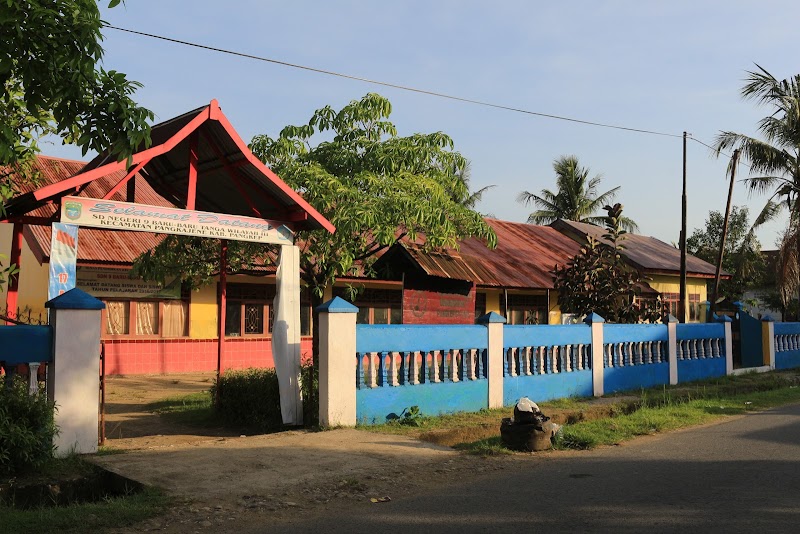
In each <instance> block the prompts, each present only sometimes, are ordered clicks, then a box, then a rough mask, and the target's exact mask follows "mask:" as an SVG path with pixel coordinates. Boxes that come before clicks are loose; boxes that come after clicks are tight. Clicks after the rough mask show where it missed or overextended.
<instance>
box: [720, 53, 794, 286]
mask: <svg viewBox="0 0 800 534" xmlns="http://www.w3.org/2000/svg"><path fill="white" fill-rule="evenodd" d="M756 67H757V69H758V70H757V71H752V72H748V73H747V78H746V82H745V85H744V87H743V88H742V91H741V95H742V97H743V98H745V99H748V100H755V101H756V102H757V103H758V104H760V105H764V106H767V107H768V108H769V110H770V113H769V115H767V116H766V117H764V118H763V119H761V120H760V121H759V123H758V131H759V132H760V134H761V135H762V136H763V138H764V140H762V139H758V138H756V137H752V136H749V135H745V134H741V133H736V132H731V131H724V132H721V133H720V134H719V136H717V139H716V143H715V148H716V150H717V154H718V155H719V154H720V153H721V152H722V151H724V150H728V149H733V148H739V149H740V151H741V154H742V157H743V159H744V160H745V161H747V163H748V165H749V166H750V175H751V176H750V177H749V178H747V179H746V183H747V185H748V187H749V189H750V191H751V192H755V193H770V197H769V199H768V200H767V203H766V204H765V205H764V208H763V209H762V210H761V213H759V215H758V216H757V217H756V220H755V222H754V223H753V226H754V227H758V226H759V225H761V224H762V223H764V222H766V221H768V220H770V219H773V218H774V217H775V216H776V215H777V214H779V213H780V212H781V211H782V210H783V209H788V211H789V230H790V232H789V233H791V234H793V235H794V236H795V237H796V239H794V240H793V241H791V240H788V241H787V240H784V241H783V244H782V247H781V248H782V249H784V248H786V247H794V248H795V249H796V250H795V252H794V253H792V254H790V253H788V251H786V250H783V251H782V254H781V260H782V261H783V260H786V261H791V260H792V258H796V257H797V251H800V233H797V232H792V231H791V229H792V228H796V227H797V224H798V223H797V221H798V219H800V204H798V198H799V195H800V74H795V75H794V76H792V77H791V78H787V79H785V80H777V79H776V78H775V77H774V76H773V75H772V74H770V73H769V72H767V71H766V70H765V69H763V68H762V67H761V66H759V65H756ZM779 270H782V271H788V270H790V269H789V266H779ZM793 270H794V271H795V275H800V269H796V268H795V269H793ZM778 283H779V284H780V283H782V282H781V281H780V280H779V281H778ZM793 286H794V287H797V281H794V282H793ZM782 289H783V290H788V287H784V288H782ZM783 292H784V293H785V292H786V291H783Z"/></svg>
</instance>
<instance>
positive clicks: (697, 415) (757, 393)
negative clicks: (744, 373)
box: [556, 380, 800, 449]
mask: <svg viewBox="0 0 800 534" xmlns="http://www.w3.org/2000/svg"><path fill="white" fill-rule="evenodd" d="M768 383H769V380H766V381H764V382H760V383H758V384H757V385H758V387H757V388H755V389H754V390H752V391H750V392H747V393H739V394H736V395H724V394H723V395H720V394H719V393H720V391H719V390H717V389H715V388H709V387H705V388H704V389H695V390H694V392H693V394H691V393H690V394H683V395H679V396H676V397H673V395H672V394H673V392H672V391H670V390H669V389H668V390H666V391H665V394H664V395H663V397H662V398H660V399H659V398H657V397H652V396H651V397H649V398H648V397H647V395H645V396H643V399H642V405H641V407H640V408H639V409H638V410H636V411H634V412H633V413H629V414H623V415H619V416H616V417H611V418H608V419H599V420H596V421H586V422H581V423H576V424H573V425H567V426H565V427H564V428H563V429H562V431H561V434H560V436H559V439H558V440H557V443H556V448H561V449H591V448H593V447H597V446H600V445H615V444H617V443H620V442H622V441H625V440H629V439H631V438H634V437H636V436H642V435H647V434H655V433H657V432H666V431H669V430H676V429H679V428H685V427H689V426H694V425H698V424H703V423H707V422H710V421H713V420H716V419H719V418H721V417H728V416H732V415H739V414H742V413H745V412H748V411H756V410H763V409H766V408H772V407H775V406H781V405H784V404H790V403H795V402H800V388H798V387H796V386H795V387H792V386H789V387H787V385H786V383H785V382H783V383H782V384H783V385H782V387H780V388H776V389H771V390H769V389H768V390H763V389H761V388H762V387H764V386H765V384H768ZM778 384H780V382H774V383H772V385H776V386H777V385H778ZM736 385H737V386H738V389H742V388H741V386H742V384H741V383H737V384H736ZM692 395H693V396H694V397H695V398H691V397H692Z"/></svg>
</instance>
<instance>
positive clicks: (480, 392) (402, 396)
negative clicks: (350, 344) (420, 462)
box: [355, 325, 489, 424]
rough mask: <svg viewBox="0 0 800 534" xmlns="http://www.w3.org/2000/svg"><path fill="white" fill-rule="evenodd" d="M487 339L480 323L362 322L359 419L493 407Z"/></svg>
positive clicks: (358, 362) (358, 361)
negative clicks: (411, 410)
mask: <svg viewBox="0 0 800 534" xmlns="http://www.w3.org/2000/svg"><path fill="white" fill-rule="evenodd" d="M487 342H488V333H487V329H486V327H485V326H480V325H441V326H439V325H357V326H356V355H355V356H356V376H355V381H356V388H357V389H356V418H357V420H358V421H359V422H362V423H365V424H375V423H383V422H386V420H387V418H388V419H391V418H393V417H396V416H399V415H400V414H401V413H402V411H403V410H404V409H406V408H410V407H411V406H418V407H419V409H420V412H421V413H422V414H424V415H437V414H442V413H453V412H458V411H477V410H480V409H481V408H486V407H488V402H489V389H488V388H489V386H488V380H487V379H486V377H487V361H486V359H487V347H488V346H487Z"/></svg>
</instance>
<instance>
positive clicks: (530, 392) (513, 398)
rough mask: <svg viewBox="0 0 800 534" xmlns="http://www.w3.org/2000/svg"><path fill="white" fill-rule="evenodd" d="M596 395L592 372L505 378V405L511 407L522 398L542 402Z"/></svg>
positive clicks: (588, 370)
mask: <svg viewBox="0 0 800 534" xmlns="http://www.w3.org/2000/svg"><path fill="white" fill-rule="evenodd" d="M593 394H594V386H593V383H592V370H591V369H586V370H583V371H574V372H571V373H557V374H549V375H530V376H524V375H523V376H506V377H505V378H503V405H504V406H511V405H514V404H516V403H517V401H518V400H519V399H521V398H522V397H528V398H529V399H531V400H533V401H535V402H540V401H548V400H552V399H563V398H565V397H591V396H592V395H593Z"/></svg>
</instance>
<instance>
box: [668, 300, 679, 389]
mask: <svg viewBox="0 0 800 534" xmlns="http://www.w3.org/2000/svg"><path fill="white" fill-rule="evenodd" d="M667 350H668V358H667V361H668V362H669V383H670V385H673V386H674V385H675V384H677V383H678V319H677V318H675V317H674V316H673V315H672V314H669V315H668V316H667Z"/></svg>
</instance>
